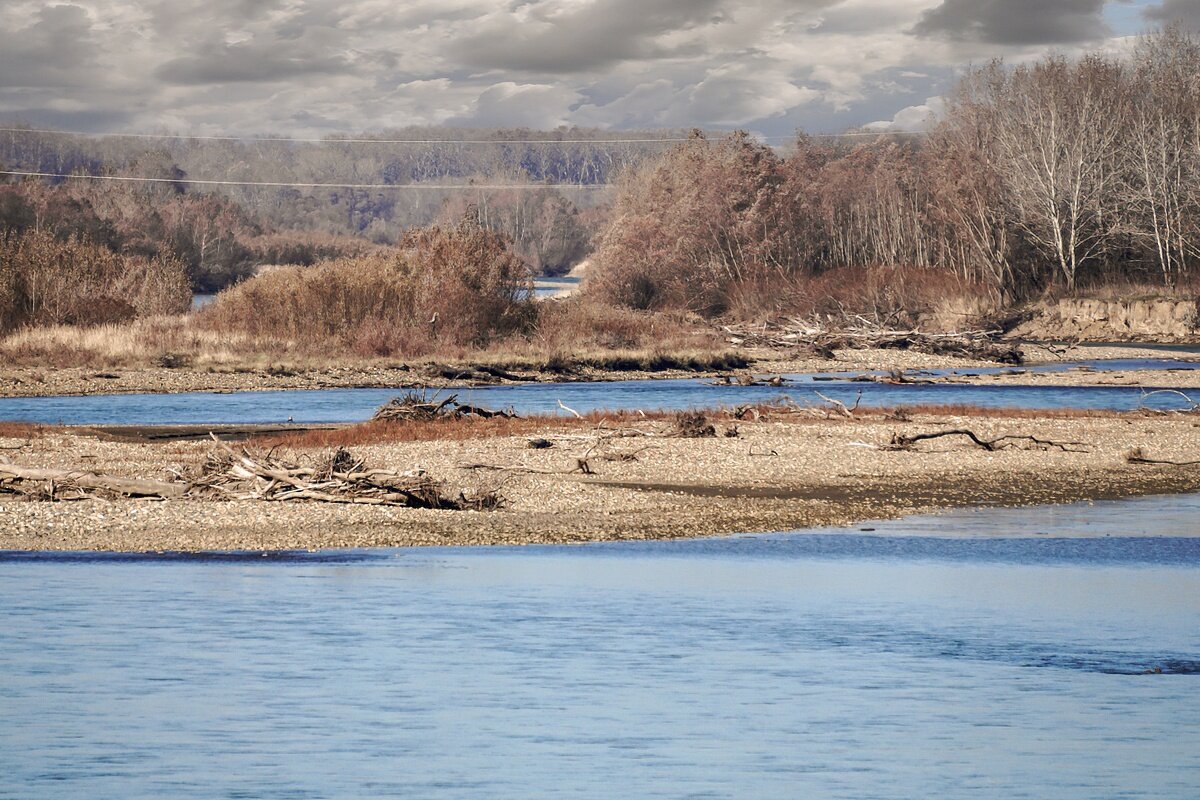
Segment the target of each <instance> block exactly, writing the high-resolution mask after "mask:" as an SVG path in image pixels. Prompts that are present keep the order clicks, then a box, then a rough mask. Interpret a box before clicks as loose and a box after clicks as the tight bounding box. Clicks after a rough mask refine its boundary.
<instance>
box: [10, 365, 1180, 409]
mask: <svg viewBox="0 0 1200 800" xmlns="http://www.w3.org/2000/svg"><path fill="white" fill-rule="evenodd" d="M1078 368H1089V369H1109V370H1122V371H1124V372H1125V373H1127V374H1132V373H1136V372H1138V371H1142V370H1147V369H1158V370H1165V369H1177V370H1188V371H1194V370H1196V369H1200V362H1196V361H1187V360H1178V359H1142V360H1128V359H1127V360H1121V361H1083V362H1072V363H1069V364H1053V365H1043V366H1037V367H1030V368H1028V371H1033V372H1048V371H1062V370H1066V369H1078ZM1002 371H1004V370H1003V369H1001V368H981V369H972V370H960V371H957V372H956V371H954V370H932V371H929V372H928V373H925V374H926V375H927V376H928V377H935V378H936V377H951V378H953V377H955V376H956V375H966V374H970V375H988V374H996V373H999V372H1002ZM787 377H788V378H789V382H788V383H787V384H785V385H783V386H779V387H776V386H766V385H762V386H718V385H714V383H713V381H711V380H708V379H672V380H631V381H604V382H577V383H533V384H520V385H505V386H483V387H474V388H461V389H443V390H440V391H438V392H436V393H434V392H431V393H430V396H431V397H445V396H447V395H448V394H450V393H456V394H458V395H459V399H460V400H462V401H463V402H470V403H474V404H477V405H480V406H485V407H491V408H512V409H514V410H515V411H517V412H518V413H521V414H554V413H565V412H563V411H562V409H561V407H560V406H559V403H560V402H562V403H563V404H565V405H567V406H569V407H571V408H573V409H575V410H576V411H579V412H587V411H594V410H606V411H616V410H638V409H640V410H643V411H652V410H678V409H686V408H713V407H717V406H737V405H741V404H746V403H769V402H777V401H780V400H783V399H790V400H792V401H795V402H797V403H801V404H807V405H821V404H823V402H824V401H823V400H822V399H821V398H820V397H819V396H818V392H819V393H820V394H823V395H825V396H826V397H831V398H834V399H836V400H840V401H842V402H845V403H847V404H853V403H855V402H857V401H858V400H859V397H860V393H861V402H862V403H863V404H864V405H866V406H878V407H893V406H914V405H922V404H938V405H942V404H967V405H976V406H983V407H987V408H1027V409H1058V408H1084V409H1105V410H1114V411H1129V410H1132V409H1136V408H1139V407H1143V406H1145V407H1148V408H1155V409H1160V410H1180V409H1186V408H1189V407H1191V403H1190V402H1189V400H1188V399H1187V398H1186V397H1184V396H1181V395H1179V394H1177V393H1166V394H1155V395H1150V396H1147V394H1148V393H1149V392H1151V391H1153V389H1151V388H1143V387H1131V386H1037V385H1032V386H1031V385H1015V384H1005V385H990V386H989V385H972V384H960V383H934V384H921V383H913V384H900V385H893V384H885V383H855V382H850V381H849V380H847V378H848V377H851V376H848V375H845V374H834V373H815V374H804V375H790V376H787ZM917 377H920V376H917ZM406 391H407V390H403V389H395V388H388V389H308V390H303V389H299V390H286V391H266V392H232V393H227V394H216V393H212V392H190V393H181V394H125V395H86V396H65V397H63V396H59V397H13V398H0V420H18V421H26V422H40V423H44V424H58V423H61V424H66V425H219V424H243V425H249V424H279V423H283V422H285V421H288V420H289V419H290V420H291V421H293V422H296V423H301V424H303V423H314V424H315V423H336V422H357V421H362V420H365V419H369V418H370V417H371V415H372V414H373V413H374V412H375V409H377V408H378V407H379V406H381V405H383V404H384V403H386V402H387V401H388V400H390V399H391V398H393V397H395V396H397V395H398V394H403V393H404V392H406ZM1195 399H1197V400H1200V397H1197V398H1195Z"/></svg>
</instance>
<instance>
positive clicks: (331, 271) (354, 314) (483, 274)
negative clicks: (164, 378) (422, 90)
mask: <svg viewBox="0 0 1200 800" xmlns="http://www.w3.org/2000/svg"><path fill="white" fill-rule="evenodd" d="M531 292H532V285H531V282H530V278H529V272H528V269H527V268H526V267H525V266H524V264H522V263H521V261H520V260H519V259H517V258H516V257H515V256H513V255H512V253H510V252H509V251H508V249H507V248H506V246H505V242H504V240H503V239H502V238H500V237H499V236H498V235H496V234H494V233H491V232H489V231H485V230H482V229H480V228H479V227H478V226H469V225H461V226H459V227H457V228H437V227H435V228H427V229H422V230H417V231H413V232H411V233H409V234H408V235H407V236H406V237H405V238H404V240H403V241H402V242H401V243H400V245H399V246H397V247H396V248H394V249H391V250H387V251H381V252H379V253H376V254H372V255H367V256H363V257H359V258H343V259H337V260H333V261H326V262H322V263H319V264H316V265H314V266H312V267H283V268H278V269H273V270H269V271H267V272H264V273H262V274H260V275H258V276H257V277H254V278H252V279H250V280H247V281H245V282H243V283H241V284H239V285H238V286H235V287H233V288H231V289H227V290H226V291H224V292H222V293H221V294H219V295H218V296H217V299H216V301H215V302H214V303H213V304H212V305H211V306H209V307H208V308H207V309H205V311H204V314H203V318H202V323H203V324H205V325H207V326H209V327H211V328H214V329H218V330H226V331H240V332H244V333H248V334H252V335H262V336H276V337H283V338H289V339H293V340H300V341H308V342H311V343H313V344H314V345H316V346H321V345H323V344H334V345H336V346H339V347H349V348H352V349H354V350H356V351H357V352H359V354H360V355H368V356H369V355H383V356H386V355H419V354H423V353H429V352H434V351H436V350H439V349H442V348H444V347H447V346H452V347H453V346H458V347H462V346H482V345H486V344H487V343H488V342H490V341H492V340H493V339H495V338H497V337H502V336H505V335H508V334H510V333H512V332H514V331H516V330H519V329H521V328H523V327H524V326H525V325H527V324H528V322H529V319H530V311H531V307H532V303H531V301H530V295H531Z"/></svg>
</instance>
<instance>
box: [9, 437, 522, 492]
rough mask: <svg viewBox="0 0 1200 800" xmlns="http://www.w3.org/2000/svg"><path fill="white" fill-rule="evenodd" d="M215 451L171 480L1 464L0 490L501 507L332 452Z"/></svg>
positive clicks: (417, 474) (419, 475)
mask: <svg viewBox="0 0 1200 800" xmlns="http://www.w3.org/2000/svg"><path fill="white" fill-rule="evenodd" d="M213 442H214V445H215V446H214V449H213V450H212V451H211V452H210V453H209V454H208V456H207V457H206V458H205V460H204V463H203V464H202V465H201V466H200V468H199V469H198V470H197V472H196V474H194V475H192V476H182V475H181V476H180V477H179V478H178V479H177V480H174V481H155V480H145V479H137V478H120V477H116V476H112V475H102V474H99V473H96V472H89V471H86V470H53V469H37V468H31V467H19V466H16V465H13V464H0V493H4V492H7V493H12V494H18V495H22V496H25V497H27V498H29V499H34V500H82V499H86V498H93V497H98V498H111V497H129V498H151V499H158V500H178V499H182V498H209V499H220V500H264V501H290V500H308V501H315V502H323V503H350V504H359V505H381V506H408V507H411V508H432V509H446V510H491V509H496V508H500V507H502V506H503V504H504V500H503V498H501V497H500V496H499V495H498V494H497V493H496V492H481V493H477V494H474V495H470V496H469V495H468V494H467V493H466V492H464V491H458V492H457V493H454V492H450V491H449V490H448V489H447V487H446V486H445V484H443V483H442V482H441V481H437V480H434V479H433V478H431V477H429V476H428V475H426V474H425V472H424V470H412V471H409V472H395V471H392V470H385V469H370V468H368V467H367V465H366V464H365V463H364V462H363V461H362V460H361V459H359V458H356V457H354V456H353V455H352V454H351V453H350V452H349V451H348V450H346V449H344V448H338V449H337V450H335V451H334V452H333V453H331V454H330V455H329V456H328V457H327V458H326V459H324V460H323V461H321V462H319V463H316V464H313V465H310V466H300V465H298V464H293V463H289V462H286V461H283V460H281V459H278V458H275V457H274V456H273V455H272V454H270V453H267V454H265V455H264V454H253V453H251V452H249V451H248V450H245V449H243V450H241V451H240V452H234V451H233V450H232V449H230V448H229V447H228V446H227V445H226V444H224V443H223V442H220V441H219V440H217V439H216V437H213Z"/></svg>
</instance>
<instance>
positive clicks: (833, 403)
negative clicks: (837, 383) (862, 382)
mask: <svg viewBox="0 0 1200 800" xmlns="http://www.w3.org/2000/svg"><path fill="white" fill-rule="evenodd" d="M813 394H815V395H816V396H817V397H819V398H821V399H822V400H824V401H825V402H826V403H828V404H829V406H830V407H829V408H828V409H825V410H826V411H834V412H836V413H837V414H838V416H842V417H845V418H847V419H853V418H854V412H855V411H858V405H859V403H861V402H862V395H863V393H862V390H861V389H860V390H859V392H858V396H857V397H856V398H855V399H854V405H853V406H847V405H846V404H845V403H843V402H842V401H841V400H834V399H833V398H832V397H826V396H825V395H823V394H821V393H820V392H813Z"/></svg>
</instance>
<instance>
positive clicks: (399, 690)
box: [0, 498, 1200, 798]
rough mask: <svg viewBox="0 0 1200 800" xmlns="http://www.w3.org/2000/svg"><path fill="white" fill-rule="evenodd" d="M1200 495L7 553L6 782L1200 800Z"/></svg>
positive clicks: (461, 792) (337, 793) (159, 792)
mask: <svg viewBox="0 0 1200 800" xmlns="http://www.w3.org/2000/svg"><path fill="white" fill-rule="evenodd" d="M1196 506H1197V501H1196V499H1195V498H1152V499H1146V500H1142V501H1138V502H1137V503H1133V504H1118V503H1104V504H1097V505H1096V506H1093V507H1088V506H1086V505H1080V506H1074V507H1070V508H1069V509H1067V510H1064V511H1063V512H1061V513H1058V514H1055V515H1047V514H1045V513H1044V512H1045V510H1027V511H1013V512H1007V511H1006V512H986V513H981V514H970V513H965V512H959V513H954V514H948V515H945V516H941V517H933V518H918V519H912V520H908V521H905V522H902V523H878V524H873V525H872V526H864V527H874V528H875V529H876V530H875V531H873V532H871V533H870V534H869V535H864V534H852V533H847V532H840V533H832V532H814V533H810V534H800V535H780V536H767V537H757V536H756V537H735V538H731V539H722V540H708V541H696V542H671V543H631V544H608V545H601V546H577V547H535V548H512V549H472V550H448V549H440V550H395V551H382V552H380V551H375V552H371V551H359V552H348V553H322V554H273V555H271V556H269V557H265V558H264V557H262V556H261V555H258V554H238V555H233V554H226V555H224V556H221V557H217V558H214V557H203V558H193V557H181V556H174V557H170V558H161V557H160V558H148V559H130V558H128V557H125V558H114V557H94V556H87V555H79V554H77V555H72V556H65V557H64V556H58V557H50V558H37V557H29V556H17V555H13V554H10V555H8V556H6V557H4V558H3V559H0V608H3V609H4V614H5V624H4V626H3V627H2V628H0V676H3V680H2V681H0V775H4V776H5V779H4V781H2V782H0V796H2V797H8V796H11V797H22V798H24V797H89V798H105V797H114V798H116V797H119V798H159V797H195V798H201V797H203V798H209V797H256V798H258V797H263V798H307V797H313V798H318V797H320V798H324V797H439V798H440V797H446V798H451V797H454V798H457V797H464V796H471V797H521V798H542V797H545V798H559V797H586V798H593V797H594V798H612V797H639V798H641V797H664V798H666V797H669V798H677V797H745V798H795V797H823V798H890V797H896V798H911V797H964V796H971V797H997V798H1015V797H1037V798H1042V797H1054V798H1095V797H1123V798H1125V797H1128V798H1142V797H1144V798H1194V797H1195V794H1194V787H1195V786H1197V785H1200V703H1197V702H1196V701H1195V696H1196V694H1195V693H1196V686H1197V685H1196V683H1195V681H1196V680H1197V678H1196V670H1197V666H1198V664H1200V529H1198V525H1200V523H1198V522H1197V520H1198V517H1197V516H1196V515H1195V514H1194V513H1189V512H1194V511H1195V509H1196ZM1039 511H1040V512H1042V513H1041V514H1040V516H1039ZM1038 519H1045V520H1049V521H1046V522H1041V523H1039V524H1038V525H1036V526H1035V525H1033V522H1034V521H1035V520H1038ZM1121 519H1124V520H1126V525H1127V526H1133V527H1136V528H1137V530H1136V533H1138V534H1139V536H1138V537H1124V536H1120V535H1105V534H1109V533H1112V532H1114V531H1119V530H1120V528H1121V522H1120V520H1121ZM1147 520H1159V522H1158V523H1153V522H1147ZM978 526H983V527H985V528H986V529H987V530H988V531H989V532H990V533H991V534H992V535H993V537H995V538H991V539H963V538H949V537H948V536H947V535H948V534H954V533H959V532H964V531H965V529H966V528H970V527H978ZM1031 526H1034V527H1040V528H1041V529H1042V530H1041V531H1034V533H1035V534H1036V533H1038V532H1041V533H1046V534H1049V536H1037V535H1025V534H1027V533H1029V530H1028V529H1029V528H1030V527H1031ZM1081 531H1086V532H1093V533H1097V534H1098V536H1097V537H1095V538H1078V537H1076V538H1069V536H1068V535H1069V534H1075V533H1079V532H1081ZM917 534H921V535H917ZM928 534H934V535H932V536H931V535H928ZM1014 534H1021V535H1020V536H1014ZM1156 669H1160V670H1162V673H1163V674H1154V673H1153V671H1154V670H1156ZM1147 671H1149V672H1151V674H1144V673H1146V672H1147ZM6 792H7V793H9V794H6Z"/></svg>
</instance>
